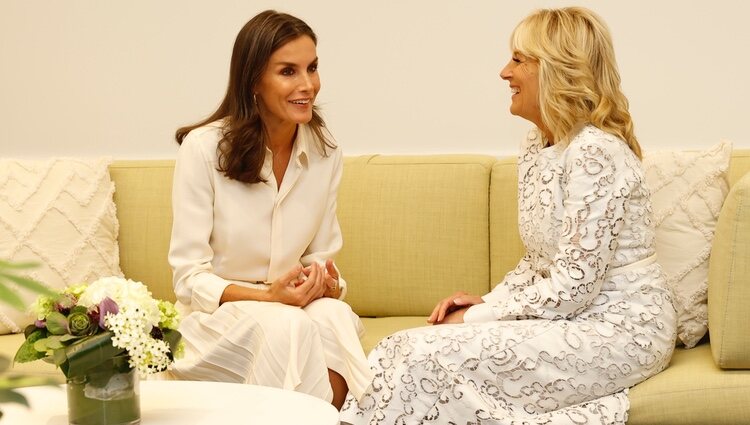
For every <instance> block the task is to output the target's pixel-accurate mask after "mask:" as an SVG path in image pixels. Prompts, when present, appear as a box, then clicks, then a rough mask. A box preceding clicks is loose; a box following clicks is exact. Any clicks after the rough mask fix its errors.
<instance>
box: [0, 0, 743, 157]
mask: <svg viewBox="0 0 750 425" xmlns="http://www.w3.org/2000/svg"><path fill="white" fill-rule="evenodd" d="M569 4H570V3H569V2H561V1H552V0H549V1H525V2H517V1H495V0H484V1H465V2H459V1H448V0H405V1H398V2H396V1H369V2H363V1H353V0H325V1H320V0H318V1H310V0H277V1H270V0H253V1H250V0H212V1H208V0H205V1H195V0H193V1H183V0H158V1H157V0H130V1H100V0H67V1H49V2H47V1H28V0H3V1H2V2H0V146H2V148H1V149H0V155H2V156H20V157H48V156H54V155H63V156H80V155H87V156H91V155H109V156H113V157H115V158H172V157H174V154H175V151H176V148H177V145H176V144H175V143H174V140H173V134H174V130H175V129H176V128H177V127H178V126H181V125H184V124H188V123H191V122H193V121H195V120H197V119H199V118H201V117H202V116H204V115H206V114H208V113H210V112H211V111H212V109H213V108H215V107H216V105H217V104H218V102H219V101H220V99H221V97H222V96H223V93H224V90H225V87H226V81H227V73H228V65H229V58H230V54H231V48H232V43H233V42H234V37H235V35H236V33H237V31H238V30H239V29H240V28H241V27H242V25H243V24H244V23H245V22H246V21H247V20H248V19H249V18H250V17H252V16H253V15H254V14H256V13H257V12H259V11H261V10H263V9H266V8H275V9H278V10H281V11H285V12H289V13H292V14H294V15H297V16H299V17H301V18H302V19H304V20H305V21H307V22H308V23H309V24H310V25H311V26H312V27H313V29H314V30H315V31H316V32H317V34H318V37H319V45H318V55H319V57H320V59H321V68H320V71H321V76H322V80H323V90H322V91H321V94H320V96H319V103H320V104H321V105H322V107H323V112H324V116H325V117H326V119H327V121H328V124H329V126H330V127H331V129H332V130H333V132H334V135H335V136H336V139H337V140H338V142H339V144H340V145H341V146H342V147H343V148H344V151H345V153H346V154H348V155H355V154H363V153H373V152H378V153H450V152H475V153H488V154H496V155H502V154H513V153H515V152H516V151H517V145H518V142H519V141H520V139H521V137H522V136H523V135H524V134H525V131H526V129H527V128H528V127H529V124H528V123H527V122H525V121H523V120H521V119H520V118H517V117H513V116H511V115H510V114H509V113H508V106H509V104H510V92H509V90H508V88H507V84H506V83H504V82H502V81H501V80H500V79H499V78H498V71H499V69H500V68H501V67H502V66H503V65H504V64H505V63H506V61H507V60H508V57H509V50H508V36H509V35H510V32H511V31H512V29H513V28H514V26H515V24H516V23H517V22H518V21H519V20H520V19H522V18H523V17H524V16H526V15H527V14H528V13H529V12H530V11H531V10H533V9H535V8H538V7H556V6H564V5H569ZM577 4H581V5H585V6H589V7H591V8H592V9H594V10H595V11H597V12H598V13H599V14H600V15H602V16H603V17H604V19H605V20H606V21H607V22H608V23H609V25H610V28H611V30H612V33H613V37H614V41H615V48H616V49H617V54H618V60H619V63H620V70H621V73H622V77H623V87H624V90H625V92H626V94H627V95H628V97H629V98H630V102H631V111H632V113H633V115H634V118H635V124H636V132H637V135H638V136H639V137H640V140H641V143H642V145H643V146H644V147H645V148H646V149H689V148H702V147H708V146H711V145H712V144H714V143H716V142H718V141H719V140H720V139H729V140H732V141H734V143H735V146H736V147H743V148H750V137H748V134H747V132H746V131H744V130H745V129H744V126H745V125H746V122H747V120H748V116H747V112H748V109H747V107H745V102H746V101H747V100H748V99H750V84H749V83H748V75H750V57H749V55H748V50H747V47H746V46H747V43H748V40H750V26H748V25H747V16H748V14H749V13H750V5H748V3H746V2H743V1H741V0H737V1H731V0H715V1H712V2H682V1H677V0H666V1H647V0H641V1H629V2H615V1H608V2H604V1H580V2H578V3H577Z"/></svg>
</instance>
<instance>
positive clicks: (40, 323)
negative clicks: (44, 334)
mask: <svg viewBox="0 0 750 425" xmlns="http://www.w3.org/2000/svg"><path fill="white" fill-rule="evenodd" d="M34 326H36V327H37V328H39V329H43V328H46V327H47V324H46V323H45V322H44V320H39V319H37V320H34Z"/></svg>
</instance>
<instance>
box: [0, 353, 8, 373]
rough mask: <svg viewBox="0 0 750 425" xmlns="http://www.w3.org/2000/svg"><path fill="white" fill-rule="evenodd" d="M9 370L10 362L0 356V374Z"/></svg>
mask: <svg viewBox="0 0 750 425" xmlns="http://www.w3.org/2000/svg"><path fill="white" fill-rule="evenodd" d="M9 368H10V360H8V358H7V357H5V356H0V373H2V372H5V371H6V370H8V369H9Z"/></svg>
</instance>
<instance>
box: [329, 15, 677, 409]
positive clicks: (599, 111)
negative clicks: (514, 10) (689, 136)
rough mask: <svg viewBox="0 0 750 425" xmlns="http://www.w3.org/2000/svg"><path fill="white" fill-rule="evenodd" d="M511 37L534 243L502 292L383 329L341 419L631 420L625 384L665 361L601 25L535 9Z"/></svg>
mask: <svg viewBox="0 0 750 425" xmlns="http://www.w3.org/2000/svg"><path fill="white" fill-rule="evenodd" d="M511 51H512V59H511V60H510V62H509V63H508V64H507V65H506V66H505V68H503V70H502V71H501V73H500V76H501V78H502V79H503V80H505V81H507V82H508V83H509V85H510V89H511V93H512V103H511V107H510V111H511V113H512V114H514V115H517V116H520V117H522V118H525V119H527V120H528V121H530V122H531V123H533V124H534V125H535V127H536V128H535V129H533V130H532V131H531V132H529V134H528V137H527V138H526V140H525V141H524V143H523V144H522V147H521V154H520V155H519V161H518V184H519V189H518V195H519V196H518V198H519V199H518V208H519V230H520V233H521V237H522V240H523V242H524V245H525V246H526V254H525V255H524V257H523V258H522V259H521V261H520V262H519V264H518V266H517V267H516V268H515V269H514V270H512V271H510V272H509V273H508V274H507V275H506V276H505V278H504V279H503V281H502V282H500V284H498V285H497V286H496V287H495V288H494V290H493V291H492V292H490V293H488V294H485V295H484V296H481V297H480V296H476V295H470V294H466V293H464V292H456V293H455V294H453V295H451V296H449V297H447V298H445V299H443V300H442V301H440V302H439V303H438V304H437V306H436V307H435V309H434V311H433V312H432V315H431V316H430V318H429V319H428V321H429V322H431V323H433V324H434V325H437V326H431V327H423V328H417V329H410V330H405V331H401V332H398V333H396V334H394V335H391V336H389V337H387V338H385V339H384V340H383V341H381V342H380V343H379V344H378V346H377V347H376V348H375V349H374V350H373V352H372V353H371V354H370V356H369V362H370V366H371V368H372V369H373V370H374V372H375V379H374V380H373V382H372V384H371V385H370V387H369V389H368V391H367V392H366V393H365V395H364V396H363V397H362V398H360V399H359V400H355V399H354V398H353V397H351V396H350V397H349V398H348V399H347V402H346V403H345V405H344V410H343V411H342V420H343V421H345V423H352V424H359V423H368V424H374V423H383V424H393V423H398V424H410V423H422V422H430V423H456V424H457V423H527V424H541V423H544V424H549V423H554V424H568V423H575V424H584V423H586V424H592V423H595V424H623V423H625V421H626V420H627V410H628V406H629V403H628V399H627V388H629V387H631V386H633V385H635V384H637V383H639V382H641V381H643V380H645V379H647V378H648V377H650V376H652V375H654V374H656V373H658V372H660V371H661V370H662V369H664V368H665V367H666V366H667V365H668V363H669V360H670V357H671V354H672V351H673V348H674V343H675V337H676V330H675V329H676V313H675V310H674V306H673V304H672V298H671V294H670V291H669V289H668V288H667V286H666V282H665V279H664V276H663V273H662V270H661V267H660V266H659V264H658V263H657V262H656V258H655V253H654V226H653V222H652V221H651V203H650V198H649V196H650V195H649V191H648V189H647V188H646V187H645V184H644V174H643V170H642V167H641V163H640V160H639V157H640V147H639V145H638V142H637V140H636V138H635V136H634V134H633V124H632V120H631V118H630V114H629V112H628V102H627V99H626V98H625V96H624V95H623V94H622V92H621V90H620V76H619V73H618V71H617V65H616V62H615V57H614V51H613V48H612V41H611V37H610V35H609V31H608V29H607V27H606V25H605V24H604V22H603V21H602V20H601V19H600V18H599V17H598V16H596V15H595V14H594V13H592V12H591V11H589V10H587V9H583V8H564V9H555V10H540V11H537V12H535V13H533V14H531V15H530V16H529V17H527V18H526V19H524V20H523V21H522V22H521V23H520V24H519V25H518V26H517V27H516V29H515V31H514V32H513V35H512V37H511Z"/></svg>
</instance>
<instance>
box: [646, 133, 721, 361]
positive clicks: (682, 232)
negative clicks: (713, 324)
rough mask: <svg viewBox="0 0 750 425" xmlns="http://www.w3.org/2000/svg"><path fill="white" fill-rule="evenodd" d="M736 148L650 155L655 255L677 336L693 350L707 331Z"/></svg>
mask: <svg viewBox="0 0 750 425" xmlns="http://www.w3.org/2000/svg"><path fill="white" fill-rule="evenodd" d="M731 155H732V144H731V143H730V142H721V143H719V144H718V145H716V146H714V147H713V148H711V149H708V150H706V151H702V152H690V151H684V152H683V151H662V152H653V153H648V152H647V153H646V154H645V155H644V159H643V165H644V168H645V170H646V183H647V184H648V186H649V188H650V189H651V194H652V203H653V209H654V222H655V224H656V254H657V257H658V260H659V263H660V264H661V265H662V267H663V268H664V272H665V273H666V275H667V282H668V283H669V285H670V286H671V288H672V291H673V292H674V295H675V298H676V307H677V315H678V323H677V336H678V337H679V340H680V341H682V343H683V344H684V345H685V347H687V348H691V347H694V346H695V345H696V344H697V343H698V341H700V339H701V338H702V337H703V336H704V335H705V334H706V331H707V330H708V312H707V304H706V302H707V294H708V257H709V255H710V253H711V243H712V241H713V238H714V229H715V228H716V222H717V219H718V217H719V212H720V211H721V206H722V204H723V203H724V198H726V196H727V192H728V191H729V184H728V183H727V170H728V169H729V160H730V158H731Z"/></svg>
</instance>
